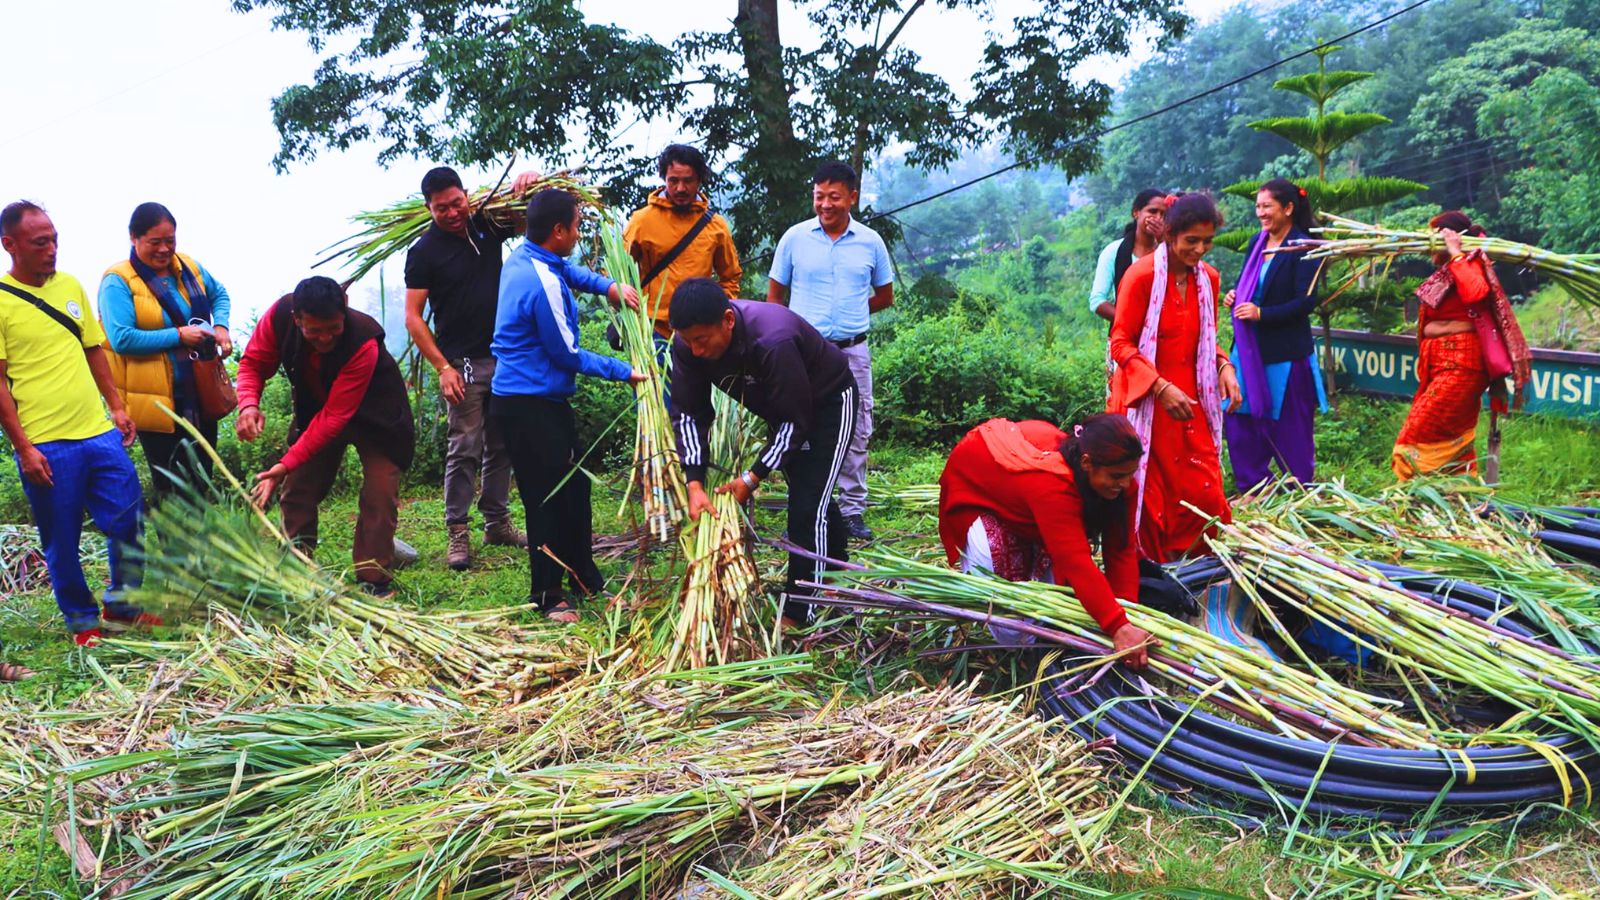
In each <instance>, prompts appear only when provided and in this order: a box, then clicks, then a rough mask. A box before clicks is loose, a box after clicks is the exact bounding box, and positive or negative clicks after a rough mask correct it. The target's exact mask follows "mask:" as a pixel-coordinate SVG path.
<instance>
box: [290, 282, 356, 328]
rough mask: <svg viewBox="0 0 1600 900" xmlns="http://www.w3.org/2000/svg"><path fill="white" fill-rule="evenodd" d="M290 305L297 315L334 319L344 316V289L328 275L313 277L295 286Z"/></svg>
mask: <svg viewBox="0 0 1600 900" xmlns="http://www.w3.org/2000/svg"><path fill="white" fill-rule="evenodd" d="M289 303H290V309H292V310H293V311H294V313H295V315H306V316H311V317H312V318H314V319H332V318H335V317H337V316H342V315H344V305H345V298H344V288H342V287H339V282H337V281H334V280H333V279H332V278H329V277H328V276H326V275H313V276H311V277H310V278H307V279H305V280H304V281H302V282H300V283H299V284H297V285H295V286H294V298H293V299H292V300H290V301H289Z"/></svg>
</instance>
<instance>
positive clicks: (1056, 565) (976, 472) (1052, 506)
mask: <svg viewBox="0 0 1600 900" xmlns="http://www.w3.org/2000/svg"><path fill="white" fill-rule="evenodd" d="M1143 457H1144V447H1143V445H1141V444H1140V443H1139V436H1138V435H1137V434H1135V433H1134V430H1133V426H1132V425H1130V424H1129V423H1128V420H1127V419H1125V418H1123V417H1122V416H1114V415H1109V414H1105V413H1101V414H1100V415H1095V416H1090V417H1089V418H1087V419H1085V420H1084V421H1083V422H1082V423H1081V424H1079V425H1077V426H1075V427H1074V428H1073V429H1072V434H1071V435H1070V436H1069V435H1067V434H1066V433H1065V432H1063V431H1062V430H1061V429H1059V428H1057V427H1056V426H1054V425H1051V424H1050V423H1049V422H1037V421H1030V422H1011V421H1008V420H1006V419H990V420H989V421H987V422H985V423H983V424H982V425H979V426H978V427H977V428H974V429H972V430H971V431H969V432H967V436H966V437H964V438H962V439H961V441H960V443H958V444H956V447H955V449H954V450H952V451H951V452H950V459H949V460H948V461H947V462H946V463H945V466H944V473H943V474H941V475H940V476H939V539H940V541H941V542H943V544H944V550H945V555H946V557H947V558H948V559H949V562H950V565H952V566H958V567H959V568H960V569H961V570H962V571H964V572H966V571H977V570H983V571H988V572H993V573H994V574H995V575H997V576H999V577H1000V578H1004V579H1005V580H1007V581H1054V582H1055V583H1056V584H1061V585H1066V586H1068V587H1070V588H1072V592H1073V593H1074V594H1076V595H1077V597H1078V601H1079V602H1080V603H1082V604H1083V608H1084V611H1085V612H1087V613H1088V614H1089V615H1090V616H1092V617H1093V618H1094V620H1095V622H1096V623H1098V624H1099V625H1100V629H1101V630H1102V631H1104V632H1105V634H1106V635H1107V636H1108V637H1110V638H1111V644H1112V647H1113V648H1114V649H1115V650H1116V651H1118V652H1121V651H1127V652H1128V655H1127V657H1125V659H1126V661H1127V663H1128V665H1129V666H1131V667H1133V668H1139V667H1141V666H1143V665H1144V664H1145V662H1146V660H1147V658H1148V652H1149V651H1148V647H1147V646H1146V644H1147V643H1148V642H1149V640H1150V634H1149V633H1148V632H1146V631H1144V630H1143V629H1141V628H1139V627H1138V626H1137V625H1133V624H1130V623H1129V622H1128V616H1127V614H1126V613H1125V612H1123V610H1122V605H1121V604H1120V603H1118V602H1117V601H1118V598H1121V599H1122V600H1124V601H1127V602H1130V603H1136V602H1138V599H1139V557H1138V554H1137V552H1136V550H1135V549H1134V540H1133V473H1134V470H1135V469H1137V468H1138V465H1139V460H1140V459H1142V458H1143ZM1096 547H1098V548H1099V550H1100V557H1101V559H1102V561H1103V562H1104V569H1102V568H1101V567H1100V566H1099V565H1096V564H1095V560H1094V552H1095V548H1096ZM992 630H993V632H994V634H995V637H996V638H997V639H998V640H1000V641H1001V642H1003V643H1006V642H1011V640H1012V635H1010V634H1009V633H1008V632H1007V630H1006V629H1003V628H1000V627H999V626H995V627H994V628H993V629H992ZM1016 639H1017V640H1018V641H1020V642H1023V643H1026V642H1028V639H1026V638H1023V637H1022V636H1020V635H1018V636H1016Z"/></svg>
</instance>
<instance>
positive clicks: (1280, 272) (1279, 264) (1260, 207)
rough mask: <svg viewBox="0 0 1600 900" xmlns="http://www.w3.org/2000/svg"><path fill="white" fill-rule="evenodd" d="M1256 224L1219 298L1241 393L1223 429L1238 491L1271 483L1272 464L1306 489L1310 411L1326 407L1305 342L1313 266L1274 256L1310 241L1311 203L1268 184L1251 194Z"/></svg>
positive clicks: (1313, 303) (1312, 468)
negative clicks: (1228, 313)
mask: <svg viewBox="0 0 1600 900" xmlns="http://www.w3.org/2000/svg"><path fill="white" fill-rule="evenodd" d="M1256 218H1257V219H1258V220H1260V222H1261V232H1260V233H1259V234H1257V235H1256V236H1255V237H1253V238H1251V239H1250V244H1249V248H1248V255H1247V256H1246V258H1245V264H1244V272H1243V273H1242V274H1241V275H1240V276H1239V285H1238V287H1236V288H1235V289H1234V290H1232V291H1229V292H1228V294H1227V296H1226V297H1224V298H1223V299H1224V302H1225V303H1227V305H1228V306H1230V307H1231V308H1232V309H1233V340H1234V343H1233V352H1232V354H1231V358H1232V360H1233V364H1234V368H1235V369H1236V370H1237V372H1238V373H1239V384H1240V387H1241V388H1242V389H1243V392H1244V403H1243V404H1242V405H1241V406H1240V407H1239V408H1238V409H1237V410H1229V411H1228V415H1227V419H1226V422H1225V423H1224V430H1225V433H1226V434H1227V436H1228V458H1229V459H1230V460H1231V461H1232V463H1233V480H1234V483H1235V484H1236V485H1238V487H1239V489H1240V490H1241V491H1247V490H1250V489H1251V488H1254V487H1257V486H1259V485H1260V484H1262V483H1263V482H1266V481H1268V480H1270V479H1271V478H1272V477H1273V475H1272V463H1273V462H1274V461H1276V462H1277V464H1278V472H1279V474H1281V475H1287V476H1291V477H1293V478H1294V479H1295V480H1297V481H1299V482H1300V483H1302V484H1309V483H1311V481H1312V480H1313V479H1314V478H1315V476H1316V444H1315V442H1314V440H1313V437H1312V430H1313V427H1314V424H1315V422H1314V416H1315V411H1316V410H1317V409H1319V408H1320V409H1322V410H1324V411H1326V410H1327V408H1328V401H1327V397H1326V395H1325V393H1324V392H1323V388H1322V372H1321V370H1320V369H1319V368H1318V367H1317V358H1316V346H1315V345H1314V344H1312V342H1311V312H1312V310H1314V309H1316V308H1317V292H1316V281H1317V270H1318V262H1317V261H1316V260H1308V259H1306V258H1305V257H1304V256H1303V255H1302V254H1301V253H1299V252H1294V251H1292V250H1283V251H1281V252H1280V251H1279V248H1280V247H1283V246H1284V245H1285V244H1286V243H1288V244H1289V245H1290V246H1291V247H1292V246H1293V242H1294V241H1298V240H1309V239H1310V238H1311V233H1310V229H1311V226H1312V221H1313V220H1312V217H1311V203H1310V202H1309V201H1308V200H1307V198H1306V192H1305V190H1304V189H1302V188H1300V187H1298V186H1297V185H1295V184H1294V183H1293V182H1291V181H1289V180H1288V179H1284V178H1274V179H1272V180H1271V181H1269V182H1267V183H1266V184H1264V185H1262V186H1261V190H1259V191H1258V192H1256Z"/></svg>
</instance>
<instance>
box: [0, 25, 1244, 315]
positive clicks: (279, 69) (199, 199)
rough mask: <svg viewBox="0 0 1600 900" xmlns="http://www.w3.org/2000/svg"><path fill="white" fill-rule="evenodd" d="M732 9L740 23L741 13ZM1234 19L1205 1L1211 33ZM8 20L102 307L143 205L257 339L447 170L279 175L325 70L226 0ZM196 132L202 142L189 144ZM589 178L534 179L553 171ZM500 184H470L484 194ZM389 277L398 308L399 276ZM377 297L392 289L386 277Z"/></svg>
mask: <svg viewBox="0 0 1600 900" xmlns="http://www.w3.org/2000/svg"><path fill="white" fill-rule="evenodd" d="M717 5H718V6H726V7H727V11H726V13H724V14H722V15H724V16H725V17H727V18H731V16H732V15H733V5H734V4H733V3H732V2H731V0H721V2H720V3H718V4H717ZM1231 5H1232V3H1231V2H1230V0H1189V8H1190V10H1191V12H1192V13H1193V14H1195V15H1197V16H1199V17H1201V18H1206V17H1209V16H1212V15H1215V14H1216V13H1217V12H1219V11H1221V10H1222V9H1224V8H1226V7H1227V6H1231ZM4 6H5V9H4V12H0V33H4V34H5V35H6V36H7V40H6V42H5V43H6V65H5V68H6V71H7V77H6V78H4V79H3V80H0V110H3V111H4V121H5V123H6V124H5V127H4V128H0V203H5V202H9V201H10V200H13V199H16V198H19V197H26V198H28V199H30V200H34V201H36V202H39V203H41V204H43V205H44V206H45V207H46V208H47V209H48V210H49V211H50V213H51V216H52V218H53V219H54V221H55V224H56V228H57V229H58V231H59V232H60V233H61V256H60V260H59V265H60V268H61V270H62V271H65V272H70V273H72V274H74V275H76V276H77V277H78V278H79V279H80V280H81V281H82V282H83V283H84V286H85V288H86V289H87V290H88V291H89V292H90V294H91V295H93V294H94V292H95V289H96V285H98V283H99V280H100V275H101V273H102V272H103V271H104V270H105V269H106V267H107V266H109V265H110V264H111V263H113V262H115V261H117V260H119V259H123V258H125V257H126V255H127V252H128V242H127V221H128V216H129V214H130V213H131V212H132V211H133V208H134V206H136V205H138V204H139V203H141V202H144V201H146V200H156V201H159V202H161V203H164V204H166V205H167V207H168V208H170V209H171V210H172V212H173V214H174V216H176V217H177V219H178V222H179V229H178V238H179V247H180V249H182V250H183V251H185V252H187V253H190V254H192V255H193V256H194V257H195V258H196V259H198V260H200V262H201V263H202V264H203V265H205V266H206V267H207V269H209V270H210V271H211V272H212V273H213V274H214V275H216V276H217V278H218V279H219V280H221V281H222V282H223V283H224V284H225V285H227V287H228V290H229V293H230V294H231V295H232V297H233V303H234V314H233V316H234V322H235V324H236V325H240V326H242V325H243V324H244V323H245V322H247V321H248V320H249V319H251V318H252V317H253V315H254V314H255V313H257V312H259V311H260V310H261V309H263V308H265V306H266V305H267V304H268V303H270V302H271V301H272V300H274V299H276V298H277V297H278V296H280V295H281V294H283V293H284V292H285V291H287V290H288V289H289V288H291V287H293V285H294V283H295V282H296V281H297V280H299V279H300V278H302V277H304V276H305V275H306V274H308V272H309V266H310V265H311V263H312V262H314V261H315V260H316V259H318V258H320V254H319V251H320V250H321V249H322V248H324V247H327V246H328V245H330V244H332V243H334V242H335V241H337V240H339V239H340V238H342V237H344V236H346V235H347V234H348V233H349V232H350V231H351V226H350V224H349V222H348V217H349V215H350V214H351V213H353V212H356V211H358V210H361V209H368V208H373V207H378V206H382V205H385V204H388V203H391V202H393V201H395V200H398V199H401V198H403V197H405V196H407V195H408V194H409V193H411V192H413V191H415V190H416V185H417V182H418V180H419V179H420V178H421V175H422V173H423V172H424V171H426V169H427V168H428V166H429V165H431V164H432V163H431V161H425V160H416V161H410V160H405V161H401V162H398V163H396V164H395V165H394V166H393V167H392V168H390V169H388V170H385V169H383V168H381V167H380V166H378V165H377V163H376V156H377V151H378V146H377V145H375V144H369V145H366V146H361V147H357V148H355V149H353V150H351V151H349V152H346V153H324V154H323V155H322V156H320V157H319V158H318V159H317V160H315V161H314V162H311V163H309V164H298V165H295V166H294V167H293V168H291V169H290V171H289V172H288V173H287V174H284V175H278V174H276V173H275V172H274V171H273V169H272V165H271V160H272V156H273V154H274V153H275V152H276V150H277V148H278V135H277V131H276V130H275V129H274V128H273V126H272V115H271V107H270V102H271V99H272V98H273V97H274V96H275V95H277V93H278V92H280V91H281V90H282V89H283V88H285V87H287V86H289V85H291V84H295V83H302V82H307V81H309V80H310V77H311V75H312V72H313V69H314V67H315V65H316V63H317V61H318V57H317V56H316V55H315V54H313V53H312V52H311V50H310V49H309V48H308V47H307V46H306V43H305V39H304V37H303V36H302V35H301V34H299V33H295V32H275V31H273V30H272V29H271V27H270V20H269V18H268V17H267V16H266V15H263V14H259V13H257V14H251V15H248V16H244V15H239V14H237V13H234V12H232V11H231V9H230V7H229V4H228V3H227V2H226V0H146V2H142V3H135V2H129V0H57V2H44V3H33V4H23V3H22V2H20V0H6V2H5V4H4ZM692 6H698V4H693V5H692ZM706 6H711V4H706ZM1030 6H1032V4H1029V3H1025V2H1022V0H997V2H996V7H997V8H998V10H999V16H998V17H997V21H998V22H999V24H1001V25H1002V26H1003V25H1004V23H1005V22H1006V21H1009V17H1010V15H1011V14H1014V12H1015V11H1018V10H1025V9H1027V8H1029V7H1030ZM583 7H584V8H585V9H586V10H587V11H588V12H589V13H590V15H591V16H592V17H594V18H596V19H601V20H609V21H614V22H617V23H618V24H621V25H623V26H624V27H627V28H629V29H632V30H635V31H644V32H649V33H652V34H654V35H656V37H657V39H659V40H670V39H671V38H672V37H674V36H676V35H677V34H678V33H679V32H680V31H681V30H682V29H683V27H684V16H683V10H684V7H683V6H676V5H671V4H664V3H648V4H647V3H640V2H637V0H633V2H627V0H586V2H584V3H583ZM782 8H783V10H784V13H785V16H784V18H783V19H782V20H781V27H782V30H783V32H784V35H785V38H786V40H794V36H796V35H805V34H807V33H808V32H809V31H810V26H809V23H807V22H806V21H805V19H804V18H803V17H802V16H801V15H799V14H798V13H797V12H795V10H794V9H793V7H792V6H790V5H789V4H785V5H784V6H783V7H782ZM695 24H696V25H697V26H699V27H704V28H707V29H710V28H714V27H717V24H718V23H715V22H709V21H704V20H702V21H701V22H698V23H695ZM993 24H995V23H985V22H980V21H978V20H976V19H975V18H974V17H971V16H967V15H964V14H959V13H949V12H945V11H943V10H939V9H937V8H936V7H932V6H930V7H929V8H928V9H925V10H923V11H922V12H920V13H919V14H918V16H917V18H915V19H913V21H912V24H911V25H910V26H909V27H908V28H907V30H906V33H905V34H904V36H903V38H902V44H903V45H905V46H908V47H911V48H912V49H915V50H917V51H918V52H920V53H922V55H923V56H924V58H925V59H926V60H928V61H929V63H928V64H929V65H930V66H931V67H932V68H934V69H935V70H936V71H938V72H939V73H940V74H941V75H944V76H945V77H946V78H947V79H948V80H949V81H950V82H951V83H952V84H955V85H957V86H958V89H959V85H961V84H962V83H963V82H964V80H965V77H966V76H967V75H969V74H970V73H971V71H972V69H973V66H974V64H975V62H976V60H977V56H978V53H979V51H980V49H981V46H982V35H983V32H984V30H985V29H986V28H989V27H992V26H993ZM1147 52H1148V49H1147V48H1146V49H1144V50H1142V51H1141V52H1140V54H1139V55H1140V56H1142V55H1143V54H1144V53H1147ZM1136 60H1137V56H1136V57H1135V58H1132V59H1117V60H1105V61H1103V62H1099V63H1096V64H1095V65H1094V66H1093V69H1092V74H1093V75H1095V76H1097V77H1100V78H1109V79H1115V78H1117V77H1118V76H1119V75H1120V74H1121V73H1122V72H1125V71H1126V70H1127V69H1128V68H1129V67H1130V66H1131V65H1132V64H1133V63H1134V62H1135V61H1136ZM185 122H197V123H199V125H198V127H195V128H193V129H185V128H184V127H183V126H184V123H185ZM638 130H642V131H643V134H641V135H639V137H640V138H641V139H642V141H643V144H644V146H646V147H653V146H655V145H656V144H658V143H665V142H666V141H667V140H668V139H669V138H671V137H673V136H674V135H673V131H674V129H673V127H672V126H671V124H670V123H650V124H648V125H641V126H639V129H638ZM576 161H577V160H554V161H523V162H526V163H530V164H538V163H540V162H543V163H546V164H547V165H549V166H550V167H552V168H553V167H557V166H559V165H560V164H562V163H568V164H570V163H573V162H576ZM520 168H522V163H519V169H520ZM498 175H499V172H498V170H497V171H495V172H493V173H489V172H477V173H472V172H466V171H464V172H463V177H464V178H465V179H466V181H467V182H468V183H469V185H470V184H471V183H473V182H488V181H491V180H493V179H494V178H495V177H498ZM6 262H8V261H5V260H0V264H3V263H6ZM328 268H329V267H324V270H323V271H326V270H327V269H328ZM387 268H388V272H387V275H386V278H387V283H388V286H389V289H390V290H391V291H393V290H395V289H397V288H398V287H399V285H400V277H399V276H400V267H399V261H398V260H393V261H391V265H390V266H389V267H387ZM329 274H336V273H332V272H330V273H329ZM369 283H370V284H373V285H375V284H376V276H375V275H374V276H369ZM362 293H363V292H362V291H361V290H360V289H357V290H355V291H352V294H353V296H356V297H360V296H361V295H362ZM240 337H243V335H242V334H241V335H240Z"/></svg>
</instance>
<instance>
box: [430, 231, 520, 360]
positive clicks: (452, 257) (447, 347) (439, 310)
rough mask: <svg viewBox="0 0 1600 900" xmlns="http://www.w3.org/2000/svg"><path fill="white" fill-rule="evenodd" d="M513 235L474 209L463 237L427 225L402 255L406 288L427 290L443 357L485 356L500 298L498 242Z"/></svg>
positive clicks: (492, 333)
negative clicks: (403, 255)
mask: <svg viewBox="0 0 1600 900" xmlns="http://www.w3.org/2000/svg"><path fill="white" fill-rule="evenodd" d="M513 236H514V233H513V232H509V231H502V230H500V229H499V228H496V227H495V225H494V223H492V222H490V221H489V220H488V219H487V218H485V217H484V215H483V214H482V213H474V214H473V216H472V218H470V219H468V220H467V236H466V237H460V236H458V235H454V234H451V233H450V232H448V231H445V230H444V229H443V228H440V227H439V226H438V225H429V226H428V230H427V231H426V232H425V233H424V234H423V235H422V237H420V238H417V242H416V243H415V244H412V245H411V249H410V250H409V251H408V252H407V253H406V288H407V289H408V290H423V291H427V292H428V304H429V305H430V306H432V307H433V335H434V340H436V341H437V342H438V344H439V352H440V353H443V354H444V355H445V358H446V359H450V360H459V359H461V358H462V357H471V358H480V357H484V356H488V355H489V341H490V339H492V338H493V337H494V312H495V306H496V304H497V302H498V301H499V299H500V263H501V256H500V244H501V242H502V241H504V240H505V239H506V238H509V237H513Z"/></svg>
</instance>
